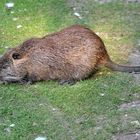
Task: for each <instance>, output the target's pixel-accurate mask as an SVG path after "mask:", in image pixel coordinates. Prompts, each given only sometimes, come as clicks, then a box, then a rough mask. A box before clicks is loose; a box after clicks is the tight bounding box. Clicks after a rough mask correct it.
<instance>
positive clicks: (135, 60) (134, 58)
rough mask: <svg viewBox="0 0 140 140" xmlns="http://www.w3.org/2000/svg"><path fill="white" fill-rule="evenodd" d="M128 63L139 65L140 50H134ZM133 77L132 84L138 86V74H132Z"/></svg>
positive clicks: (139, 77)
mask: <svg viewBox="0 0 140 140" xmlns="http://www.w3.org/2000/svg"><path fill="white" fill-rule="evenodd" d="M129 62H130V64H131V65H140V50H138V49H135V50H134V51H133V52H132V53H131V55H130V57H129ZM133 77H134V82H135V83H136V84H140V73H139V74H138V73H137V74H135V73H133Z"/></svg>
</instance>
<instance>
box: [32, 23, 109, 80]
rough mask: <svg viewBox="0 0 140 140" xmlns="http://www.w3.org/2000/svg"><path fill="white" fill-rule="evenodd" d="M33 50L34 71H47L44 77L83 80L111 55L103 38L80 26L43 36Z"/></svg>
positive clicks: (44, 72) (43, 72)
mask: <svg viewBox="0 0 140 140" xmlns="http://www.w3.org/2000/svg"><path fill="white" fill-rule="evenodd" d="M30 51H31V52H32V53H30V59H31V60H32V71H34V70H35V73H36V74H37V73H38V75H40V69H41V70H43V71H42V77H40V79H41V78H43V77H44V78H46V79H69V78H71V79H72V78H73V79H83V78H85V77H87V76H88V75H89V74H91V73H92V72H93V71H94V70H95V69H96V67H98V64H99V63H100V62H99V61H102V60H103V59H104V57H107V53H106V50H105V48H104V44H103V42H102V41H101V39H100V38H99V37H98V36H97V35H96V34H94V33H93V32H92V31H91V30H90V29H88V28H85V27H83V26H79V25H75V26H72V27H70V28H66V29H64V30H62V31H60V32H57V33H55V34H51V35H48V36H45V37H43V38H41V39H40V41H38V42H36V44H35V47H32V48H31V49H30ZM47 74H48V75H47Z"/></svg>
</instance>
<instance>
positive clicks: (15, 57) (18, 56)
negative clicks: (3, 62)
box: [12, 53, 21, 59]
mask: <svg viewBox="0 0 140 140" xmlns="http://www.w3.org/2000/svg"><path fill="white" fill-rule="evenodd" d="M12 57H13V59H20V58H21V56H20V54H19V53H13V54H12Z"/></svg>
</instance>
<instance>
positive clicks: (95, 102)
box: [0, 0, 140, 140]
mask: <svg viewBox="0 0 140 140" xmlns="http://www.w3.org/2000/svg"><path fill="white" fill-rule="evenodd" d="M4 5H5V0H1V3H0V21H1V22H0V31H1V33H0V53H1V54H2V53H3V52H4V51H5V50H6V49H7V48H9V47H15V46H16V45H18V44H19V43H21V42H22V41H23V40H25V39H27V38H29V37H32V36H38V37H40V36H43V35H46V33H51V32H55V31H58V30H60V29H62V28H64V27H67V26H69V25H72V24H83V25H86V26H88V27H90V28H91V29H92V30H94V31H95V32H96V33H97V34H98V35H99V36H100V37H101V38H102V39H103V41H104V42H105V45H106V47H107V50H108V52H109V54H110V56H111V58H112V59H113V60H114V61H115V62H118V63H124V64H131V65H132V64H140V61H139V60H140V59H139V58H140V52H139V50H140V3H139V0H125V1H119V0H96V2H94V1H93V0H86V1H85V0H69V1H68V0H67V1H64V0H57V1H56V0H51V1H50V0H45V1H44V0H40V1H37V0H30V1H29V0H24V1H22V2H21V1H15V6H14V8H13V9H12V10H11V11H7V10H6V9H5V7H4ZM139 77H140V76H139V75H138V74H137V75H136V74H126V73H117V72H111V71H109V70H107V69H102V70H100V71H99V72H98V73H97V74H96V75H94V76H93V77H91V78H89V79H87V80H84V81H80V82H78V83H77V84H75V85H73V86H68V85H66V86H60V85H58V83H57V82H55V81H49V82H39V83H36V84H34V85H24V86H23V85H18V84H9V85H0V139H2V140H7V139H8V140H28V139H29V140H31V139H35V138H37V137H39V136H40V137H44V138H47V140H111V139H113V140H134V139H135V140H136V139H138V140H139V139H140V138H139V137H140V86H139V84H140V78H139Z"/></svg>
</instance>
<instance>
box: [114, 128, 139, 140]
mask: <svg viewBox="0 0 140 140" xmlns="http://www.w3.org/2000/svg"><path fill="white" fill-rule="evenodd" d="M113 140H140V130H136V131H134V132H129V133H124V134H118V135H117V136H115V137H113Z"/></svg>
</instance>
